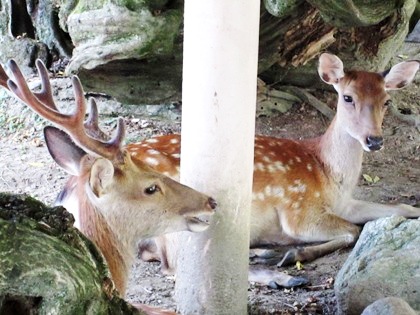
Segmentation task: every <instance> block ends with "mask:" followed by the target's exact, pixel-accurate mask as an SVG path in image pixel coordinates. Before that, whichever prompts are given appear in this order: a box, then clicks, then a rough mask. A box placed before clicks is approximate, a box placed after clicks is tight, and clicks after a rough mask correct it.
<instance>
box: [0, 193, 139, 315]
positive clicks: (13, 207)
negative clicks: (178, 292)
mask: <svg viewBox="0 0 420 315" xmlns="http://www.w3.org/2000/svg"><path fill="white" fill-rule="evenodd" d="M69 216H71V215H69V214H68V213H67V211H65V209H64V208H62V207H53V208H50V207H47V206H45V205H44V204H43V203H41V202H39V201H38V200H36V199H34V198H31V197H28V196H24V195H11V194H5V193H0V313H2V308H3V306H4V307H6V306H5V305H7V303H10V301H14V302H16V303H21V306H22V307H27V306H28V305H30V304H31V303H29V302H31V301H32V302H34V303H32V304H34V305H32V306H30V307H32V308H35V309H33V310H32V312H34V313H36V314H60V315H61V314H63V315H66V314H69V315H70V314H138V312H137V311H136V310H135V309H134V308H132V307H131V306H130V305H128V304H127V303H125V302H124V301H123V300H122V299H120V298H119V297H118V295H117V294H116V291H115V290H113V286H112V282H111V280H110V278H109V271H108V269H107V267H106V264H105V263H104V259H103V257H102V255H101V254H100V253H99V252H98V250H97V249H96V247H95V246H94V245H93V244H92V243H91V242H90V241H89V240H87V239H86V238H85V237H84V236H83V235H82V234H81V233H80V232H78V230H76V229H75V228H73V227H72V220H68V218H69ZM34 298H35V300H34ZM35 302H36V303H35ZM26 304H28V305H26Z"/></svg>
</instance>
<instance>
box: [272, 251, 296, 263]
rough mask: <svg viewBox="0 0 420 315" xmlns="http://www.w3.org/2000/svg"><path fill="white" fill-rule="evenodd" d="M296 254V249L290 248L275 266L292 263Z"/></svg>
mask: <svg viewBox="0 0 420 315" xmlns="http://www.w3.org/2000/svg"><path fill="white" fill-rule="evenodd" d="M297 255H298V250H297V249H290V250H288V251H287V253H286V254H284V256H283V259H282V260H281V261H280V262H279V263H278V264H277V267H284V266H289V265H292V264H294V263H295V262H296V257H297Z"/></svg>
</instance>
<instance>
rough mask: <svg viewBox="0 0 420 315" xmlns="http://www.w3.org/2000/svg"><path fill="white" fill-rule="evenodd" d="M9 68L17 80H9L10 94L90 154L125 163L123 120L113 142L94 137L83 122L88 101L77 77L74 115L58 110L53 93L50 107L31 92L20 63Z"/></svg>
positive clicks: (12, 62)
mask: <svg viewBox="0 0 420 315" xmlns="http://www.w3.org/2000/svg"><path fill="white" fill-rule="evenodd" d="M8 65H9V68H10V70H11V71H12V73H13V76H14V79H15V81H16V82H14V81H12V80H11V79H9V80H8V81H7V85H8V87H9V89H10V91H11V92H13V93H14V94H15V95H16V96H17V97H18V98H20V99H21V100H22V101H23V102H24V103H25V104H27V105H28V106H29V107H30V108H31V109H32V110H34V111H35V112H36V113H37V114H39V115H40V116H42V117H44V118H45V119H47V120H49V121H51V122H52V123H54V124H56V125H57V126H58V127H60V128H62V129H64V130H65V131H66V132H68V133H69V135H70V136H71V137H72V139H73V140H74V141H75V142H76V143H77V144H78V145H80V146H81V147H82V148H83V149H85V150H87V151H88V152H89V153H92V154H94V155H99V156H102V157H104V158H107V159H109V160H116V161H118V162H122V160H123V152H122V150H121V146H122V142H123V140H124V136H125V128H124V122H123V120H122V119H119V121H118V125H117V129H116V134H115V135H114V137H113V138H112V139H111V140H109V141H107V142H101V141H99V140H96V139H94V138H90V137H89V136H88V135H87V134H86V132H85V130H84V125H83V121H84V117H85V113H86V101H85V97H84V93H83V88H82V84H81V83H80V80H79V78H78V77H77V76H74V77H73V78H72V83H73V89H74V95H75V100H76V110H75V111H74V113H73V114H63V113H60V112H59V111H57V110H55V108H56V106H55V104H54V105H53V106H50V105H51V102H53V100H52V94H51V93H49V94H51V99H50V101H48V102H49V103H50V104H48V105H47V104H45V103H43V102H42V101H41V100H40V99H39V98H38V97H37V95H35V94H34V93H32V91H31V90H30V89H29V87H28V84H27V83H26V80H25V78H24V76H23V74H22V72H21V71H20V69H19V67H18V65H17V64H16V62H14V61H13V60H10V61H9V64H8ZM41 68H42V66H41ZM42 71H43V70H41V73H40V74H41V76H43V77H42V78H41V79H42V80H43V82H44V81H45V82H46V81H47V80H48V77H47V73H46V71H44V72H43V73H42ZM0 75H1V74H0ZM48 86H50V85H49V84H47V89H49V90H51V89H50V88H48Z"/></svg>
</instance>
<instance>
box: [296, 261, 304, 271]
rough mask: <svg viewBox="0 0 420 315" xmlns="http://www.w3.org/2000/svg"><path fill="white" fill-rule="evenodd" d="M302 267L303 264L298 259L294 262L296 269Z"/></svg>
mask: <svg viewBox="0 0 420 315" xmlns="http://www.w3.org/2000/svg"><path fill="white" fill-rule="evenodd" d="M303 268H304V267H303V264H302V263H301V262H300V261H297V262H296V269H297V270H302V269H303Z"/></svg>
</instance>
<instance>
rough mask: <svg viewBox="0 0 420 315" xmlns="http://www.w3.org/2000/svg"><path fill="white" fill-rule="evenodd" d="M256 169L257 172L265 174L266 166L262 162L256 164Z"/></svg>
mask: <svg viewBox="0 0 420 315" xmlns="http://www.w3.org/2000/svg"><path fill="white" fill-rule="evenodd" d="M254 167H255V170H257V171H261V172H265V166H264V164H263V163H261V162H258V163H255V166H254Z"/></svg>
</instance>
